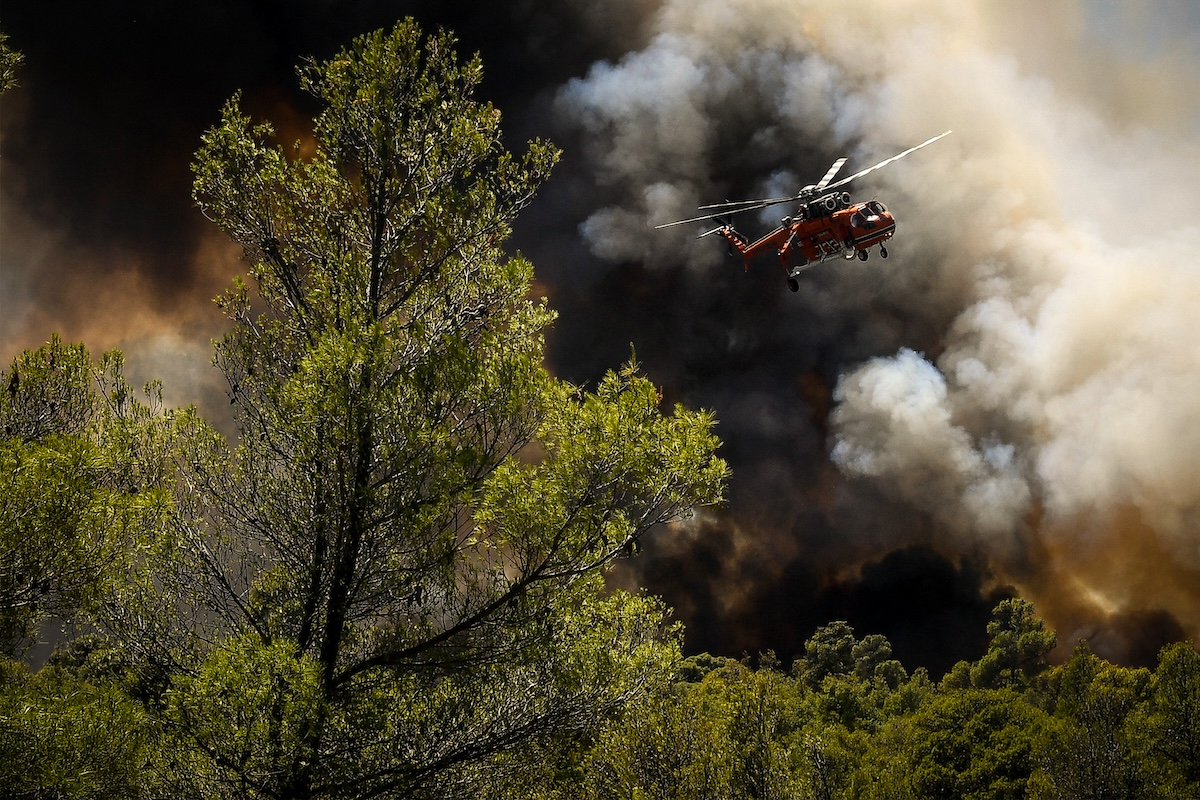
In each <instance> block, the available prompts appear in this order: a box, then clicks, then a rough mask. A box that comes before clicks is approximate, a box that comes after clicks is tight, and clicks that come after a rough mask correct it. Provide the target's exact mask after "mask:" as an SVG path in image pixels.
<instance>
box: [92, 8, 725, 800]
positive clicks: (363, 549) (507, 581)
mask: <svg viewBox="0 0 1200 800" xmlns="http://www.w3.org/2000/svg"><path fill="white" fill-rule="evenodd" d="M453 44H454V42H453V39H452V37H451V36H450V35H448V34H444V33H439V34H436V35H433V36H429V37H427V38H426V37H424V36H423V35H422V33H421V32H420V31H419V30H418V28H417V26H416V25H415V23H413V22H412V21H404V22H401V23H399V24H398V25H397V26H396V27H395V28H394V29H393V30H392V31H390V32H382V31H380V32H376V33H373V34H370V35H367V36H363V37H361V38H359V39H357V40H355V41H354V43H353V44H352V45H351V46H350V47H349V48H347V49H345V50H343V51H342V52H340V53H338V54H337V55H336V56H334V57H333V58H332V59H331V60H329V61H327V62H323V63H318V62H309V63H307V64H306V65H304V66H303V67H302V69H301V70H300V78H301V84H302V86H303V87H304V88H305V89H306V90H307V91H309V92H310V93H311V94H312V95H313V96H314V97H315V98H316V100H317V101H318V102H319V103H320V104H321V106H322V107H323V109H324V110H323V111H322V112H321V113H320V115H319V116H318V117H317V118H316V120H315V125H314V139H315V152H314V154H313V155H312V156H311V157H306V158H300V156H299V150H298V148H297V150H296V151H295V152H293V153H291V154H289V153H288V151H287V150H285V149H284V148H281V147H278V146H276V145H273V144H272V143H271V136H272V135H273V134H272V130H271V128H270V127H269V126H268V125H266V124H258V125H254V124H252V123H251V121H250V120H249V118H247V117H246V116H245V115H244V114H243V113H242V112H241V111H240V109H239V103H238V99H237V98H236V97H235V98H234V99H233V100H231V101H230V102H229V103H228V104H227V105H226V106H225V108H224V110H223V112H222V116H221V121H220V123H219V124H218V125H217V126H216V127H215V128H213V129H212V130H210V131H209V132H208V133H207V134H206V135H205V137H204V140H203V146H202V148H201V149H200V151H199V152H198V154H197V156H196V163H195V165H194V170H195V176H196V177H195V194H196V198H197V200H198V202H199V204H200V206H201V208H202V209H203V210H204V213H205V214H206V215H207V216H208V217H209V218H211V219H212V220H214V221H215V222H216V223H217V224H218V225H219V226H220V227H221V228H223V229H224V230H225V231H226V232H227V233H228V234H229V235H230V236H231V237H232V238H233V239H234V241H236V242H237V243H239V244H240V245H241V246H242V247H243V249H244V252H245V255H246V258H247V260H248V261H249V264H250V267H249V272H250V275H251V277H252V278H253V279H254V282H255V284H256V286H257V295H258V297H257V299H253V300H252V299H251V294H250V290H249V288H248V286H247V285H246V284H245V283H243V282H240V281H239V282H237V283H235V286H234V288H233V289H232V290H231V291H230V292H228V293H227V294H226V295H224V296H223V297H222V298H221V299H220V301H219V302H220V304H221V306H222V307H223V308H224V309H225V311H226V312H227V314H228V316H229V317H230V319H231V320H232V322H233V328H232V331H231V332H230V333H229V334H228V335H227V336H226V337H225V338H224V340H223V341H221V342H220V343H219V344H218V345H217V350H216V358H215V361H216V363H217V365H218V366H219V367H220V368H221V369H222V370H223V371H224V373H225V375H226V377H227V379H228V386H229V394H230V398H231V400H232V404H233V405H232V407H233V410H234V413H235V417H236V420H237V424H238V428H239V433H240V439H239V443H238V445H237V447H236V448H234V449H232V450H231V449H230V448H229V447H228V446H227V445H226V443H225V442H224V441H223V440H222V438H221V437H220V436H219V435H218V434H217V433H215V432H214V431H213V430H211V429H210V428H209V427H208V426H207V425H206V424H204V423H203V421H202V420H200V419H199V418H198V417H197V416H196V415H195V414H194V413H190V412H181V413H179V414H178V415H176V416H175V417H174V418H173V425H174V427H173V431H174V435H175V437H176V439H175V441H176V443H177V448H178V450H177V452H178V468H179V480H178V492H177V497H176V513H175V514H174V516H173V518H172V521H171V524H170V525H169V526H168V528H167V530H166V531H165V533H164V536H163V537H162V538H161V540H160V541H159V543H158V548H157V549H156V550H155V551H153V552H147V553H143V554H141V557H140V558H139V559H138V560H135V561H131V562H130V564H129V568H128V573H127V575H126V579H125V581H124V584H123V586H121V587H119V588H121V590H122V591H121V593H120V594H119V595H118V596H116V597H115V598H114V602H113V603H112V604H111V605H110V606H109V609H110V612H111V613H110V614H109V615H108V616H107V618H106V619H105V622H106V624H107V625H108V626H109V627H110V628H111V629H112V630H113V631H115V632H116V633H118V634H119V635H120V636H121V638H122V640H123V641H124V642H125V643H126V647H127V650H128V652H129V653H131V654H132V655H133V657H134V658H135V661H137V662H138V665H139V666H138V668H139V669H141V670H142V671H143V672H144V673H146V674H158V675H166V676H170V677H169V680H170V690H169V691H168V692H167V695H166V697H167V702H166V706H165V709H164V711H163V714H164V719H165V720H166V722H167V723H169V727H170V731H171V737H172V738H171V741H172V742H173V744H174V746H173V748H172V754H171V755H170V756H169V757H167V759H168V763H172V764H175V765H176V766H175V767H174V768H172V770H171V772H172V774H173V775H174V777H176V778H177V779H178V780H177V782H176V784H175V785H174V787H173V791H175V792H177V793H179V794H181V795H185V796H186V795H196V796H225V795H229V794H237V795H239V796H252V797H271V796H287V797H293V798H306V797H317V796H327V797H335V796H336V797H367V796H432V795H437V796H443V797H445V796H474V795H476V794H477V793H478V792H479V791H481V790H482V787H484V786H485V784H487V783H488V782H489V781H492V782H493V783H495V782H499V781H504V780H514V776H516V775H520V774H521V771H522V770H523V769H532V767H531V766H530V765H529V764H528V763H527V762H525V761H524V760H523V759H522V755H523V754H526V753H539V752H544V748H547V747H550V748H552V747H554V745H555V742H556V741H558V740H560V739H561V740H564V741H573V740H574V739H575V737H578V736H580V735H582V734H583V733H586V732H588V731H592V730H594V729H595V727H596V726H597V725H598V724H599V722H601V721H602V720H603V719H604V718H605V717H606V716H608V715H610V714H611V713H613V712H614V711H615V710H616V709H618V708H619V707H620V706H621V705H623V704H624V703H625V702H626V701H627V700H629V699H630V698H632V697H635V696H637V695H638V694H640V693H641V692H643V691H645V689H646V687H647V686H649V685H651V684H653V683H654V682H655V681H656V680H660V679H661V678H662V677H663V676H666V675H668V674H669V665H670V664H671V663H672V662H673V661H674V660H675V659H676V658H677V657H678V650H677V637H678V631H677V630H676V629H674V628H671V627H669V626H667V625H666V623H665V618H666V615H667V610H666V609H665V608H664V607H663V605H662V604H661V603H660V602H658V601H656V600H653V599H650V598H645V597H639V596H634V595H629V594H626V593H621V592H616V593H606V592H605V591H604V589H605V587H604V584H603V572H604V570H605V569H606V568H607V566H608V565H610V564H611V562H612V561H613V560H614V559H616V558H619V557H621V556H622V555H624V554H626V553H627V552H629V551H631V550H632V548H633V545H634V544H635V542H636V541H637V539H638V538H639V537H641V536H642V535H643V534H644V533H645V532H646V531H647V530H649V529H650V528H652V527H654V526H656V525H660V524H663V523H670V522H673V521H676V520H680V519H683V518H685V517H686V516H688V515H689V514H690V513H691V510H692V509H693V508H694V507H696V506H698V505H705V504H710V503H714V502H717V501H718V500H719V499H720V494H721V491H722V486H723V483H724V479H725V475H726V472H727V470H726V467H725V465H724V463H723V462H722V461H720V460H719V459H716V458H715V457H714V455H713V453H714V450H715V448H716V446H717V440H716V438H715V436H714V435H713V434H712V431H711V429H712V426H713V424H714V423H713V419H712V418H711V416H710V415H708V414H706V413H697V412H690V411H687V410H685V409H682V408H676V409H675V410H674V412H673V414H671V415H670V416H664V415H663V414H662V413H661V412H660V410H659V406H660V403H661V396H660V395H659V393H658V392H657V391H656V390H655V389H654V387H653V386H652V385H651V384H650V383H649V382H648V381H647V380H646V379H644V378H642V377H641V376H640V375H639V374H638V372H637V368H636V365H634V364H631V365H629V366H628V367H627V368H625V369H623V370H622V371H621V372H620V373H610V374H609V375H608V376H607V377H605V378H604V379H603V380H602V381H601V382H600V383H599V385H598V386H597V387H596V389H595V390H594V391H591V392H584V391H581V390H579V389H576V388H575V387H572V386H569V385H566V384H565V383H562V382H560V381H558V380H555V379H554V378H552V377H551V376H550V375H548V374H547V372H546V370H545V368H544V367H543V365H542V360H543V352H542V349H543V343H542V333H543V331H544V329H545V328H546V326H547V325H548V324H549V323H550V321H551V319H552V314H551V312H550V311H549V310H548V309H547V308H546V307H545V305H544V303H537V302H531V301H530V300H528V299H527V295H528V292H529V288H530V280H531V267H530V265H529V264H528V262H526V261H524V260H523V259H521V258H519V257H518V258H508V257H506V256H505V255H504V253H503V251H502V249H501V247H502V245H503V243H504V241H505V238H506V237H507V235H508V233H509V230H510V225H511V224H512V221H513V220H514V218H515V217H516V215H517V213H518V212H519V210H520V209H521V208H522V207H523V206H524V205H525V204H526V203H527V202H528V201H529V200H530V198H531V197H532V196H533V193H534V191H535V189H536V188H537V186H538V185H539V184H540V183H541V182H542V181H543V180H544V179H545V177H546V176H547V174H548V172H549V169H550V167H551V165H552V163H553V162H554V161H555V159H556V157H557V153H556V151H554V150H553V148H551V147H550V146H549V145H547V144H544V143H540V142H533V143H531V145H530V148H529V152H528V154H527V155H525V156H524V157H523V158H515V157H514V156H512V155H511V154H510V153H509V152H508V151H507V150H506V149H505V148H504V146H503V144H502V142H501V136H500V128H499V114H498V112H496V110H495V109H493V108H492V107H491V106H490V105H488V104H486V103H480V102H478V101H476V100H474V99H473V91H474V89H475V88H476V87H477V85H478V83H479V81H480V78H481V74H482V71H481V66H480V63H479V60H478V58H474V59H470V60H468V61H466V62H463V63H460V62H459V61H458V59H457V57H456V55H455V54H454V51H453ZM165 612H178V613H165ZM247 665H249V667H250V668H248V667H247Z"/></svg>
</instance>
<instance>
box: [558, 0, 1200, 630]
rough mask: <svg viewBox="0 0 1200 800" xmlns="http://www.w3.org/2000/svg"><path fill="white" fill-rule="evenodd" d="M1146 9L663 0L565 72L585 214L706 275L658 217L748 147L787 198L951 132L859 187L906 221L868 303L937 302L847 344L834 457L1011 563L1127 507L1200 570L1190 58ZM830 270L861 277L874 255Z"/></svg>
mask: <svg viewBox="0 0 1200 800" xmlns="http://www.w3.org/2000/svg"><path fill="white" fill-rule="evenodd" d="M1161 13H1162V14H1165V15H1166V16H1167V17H1168V18H1171V15H1172V13H1173V12H1171V11H1170V10H1169V9H1167V10H1164V11H1162V12H1161ZM1122 14H1124V16H1122ZM1114 15H1116V16H1120V17H1121V19H1119V20H1118V22H1117V23H1113V17H1114ZM1168 21H1171V20H1170V19H1168ZM1184 21H1185V22H1186V20H1184ZM1193 21H1194V20H1193ZM1138 22H1139V19H1138V18H1137V17H1136V15H1133V16H1131V15H1129V14H1128V13H1127V12H1122V11H1120V9H1119V8H1117V7H1114V6H1112V5H1111V4H1099V5H1096V4H1093V5H1089V4H1084V3H1082V2H1070V3H1057V4H1054V6H1052V7H1050V8H1045V7H1044V6H1043V5H1042V4H1025V3H1014V4H984V3H978V4H976V3H963V2H959V1H958V0H912V1H911V2H902V3H890V4H845V3H839V4H830V3H824V2H818V1H817V0H686V1H685V0H671V1H670V2H667V3H666V4H665V5H664V7H663V9H662V10H661V13H660V15H659V17H658V21H657V24H658V28H657V30H658V34H657V35H656V36H655V37H653V39H652V40H651V41H650V43H649V44H648V45H647V46H646V47H645V48H644V49H642V50H641V51H639V52H636V53H632V54H630V55H628V56H626V57H625V58H624V59H622V60H621V61H620V62H619V63H616V64H598V65H596V66H595V67H594V68H593V69H592V70H591V71H590V73H589V74H588V75H587V76H586V77H585V78H582V79H579V80H576V81H574V82H572V83H571V84H569V85H568V86H566V87H565V88H564V89H563V90H562V91H561V92H560V94H559V99H558V106H559V109H560V111H561V112H562V113H563V114H564V115H566V116H567V117H569V118H571V119H572V120H574V121H575V123H576V124H577V125H578V126H579V127H580V128H581V129H582V130H583V132H584V134H585V136H586V142H587V145H588V147H589V148H590V149H589V157H590V158H591V159H592V161H593V163H595V164H598V165H600V172H599V181H600V184H601V187H602V188H604V189H605V190H606V191H607V192H608V195H607V196H609V197H614V198H615V200H614V201H613V202H612V203H610V204H609V205H608V206H606V207H604V208H601V209H599V210H597V211H596V212H595V213H593V214H592V216H591V217H590V218H589V219H588V220H587V221H586V222H585V223H584V225H583V226H582V232H583V235H584V236H585V238H586V239H587V241H588V242H589V245H590V247H591V248H592V251H593V253H595V254H596V255H598V256H600V257H603V258H608V259H611V260H626V259H629V260H636V259H640V260H641V261H643V262H644V263H647V264H649V265H652V266H653V265H655V264H669V263H677V262H678V261H679V260H680V259H681V258H682V259H684V260H686V261H687V263H688V265H689V266H690V267H692V268H693V270H695V272H696V273H698V274H700V275H703V274H705V273H707V271H709V270H712V269H713V268H714V267H715V265H716V264H717V263H718V257H717V256H718V255H719V248H718V247H715V246H713V245H712V244H711V241H712V240H710V239H706V240H701V241H699V242H695V241H692V240H691V236H692V235H694V233H695V231H692V230H680V229H669V230H668V231H656V230H654V229H653V227H652V226H653V225H654V224H657V223H661V222H665V221H669V220H672V219H679V218H683V217H687V216H691V215H693V214H694V213H695V206H696V205H698V204H700V203H704V202H712V201H713V200H720V199H724V197H725V194H724V192H725V191H726V190H727V189H728V186H727V185H726V183H725V182H723V181H727V180H728V176H729V170H728V169H724V170H723V166H724V165H728V164H729V163H730V161H731V160H733V161H735V162H736V163H737V164H738V165H740V166H741V167H744V168H745V169H746V170H748V171H750V172H751V173H753V174H754V177H755V178H756V179H757V183H756V184H755V185H756V186H757V187H759V188H760V189H761V190H762V193H763V195H764V196H769V195H771V194H772V193H776V192H778V191H779V189H780V185H779V184H780V183H781V178H782V179H785V180H786V179H790V178H791V176H793V175H799V176H800V180H799V181H797V183H796V184H795V185H793V190H794V189H797V188H799V183H800V182H801V181H803V182H808V181H811V180H812V179H814V178H816V177H819V174H813V175H812V177H809V176H807V175H804V174H802V173H801V172H800V169H801V168H804V169H808V168H810V167H811V165H812V164H822V163H823V164H827V163H829V161H830V160H832V158H833V157H836V156H838V155H848V156H850V157H851V163H850V165H849V166H848V167H847V169H848V170H853V169H859V168H862V167H863V166H867V165H869V164H870V163H873V162H874V161H875V160H879V159H880V158H883V157H886V156H888V155H891V154H893V153H895V152H898V151H899V150H902V149H904V148H906V147H908V146H911V145H912V144H915V143H917V142H920V141H923V140H924V139H925V138H927V137H928V136H930V135H932V134H935V133H938V132H940V131H942V130H945V129H948V128H953V129H954V130H955V133H954V135H953V136H951V137H949V138H947V139H945V140H943V141H941V142H939V143H937V144H936V145H934V146H933V147H931V148H929V149H927V150H924V151H921V152H920V153H919V154H916V155H913V156H911V157H910V158H908V159H905V160H904V161H901V162H898V163H896V164H895V165H893V166H890V167H888V169H886V170H882V171H880V172H877V173H874V174H872V175H871V176H870V177H869V178H867V179H865V180H863V181H861V182H860V183H861V185H857V186H855V187H852V188H854V189H855V191H856V194H857V195H859V196H862V195H864V194H865V195H867V196H870V195H871V194H873V193H876V192H877V193H878V196H879V197H880V198H881V199H885V200H886V202H887V203H888V204H889V205H890V206H891V207H892V210H893V211H894V212H895V213H896V216H897V219H898V221H899V224H898V231H897V236H896V239H895V242H894V244H895V247H894V248H892V249H893V252H894V253H895V255H896V257H895V258H894V259H893V260H891V261H889V262H879V261H872V262H871V263H872V267H871V272H870V273H869V276H870V283H871V284H872V285H873V287H874V292H875V294H873V295H872V297H886V298H888V299H889V301H890V302H891V303H892V304H893V305H894V306H896V307H898V308H900V309H901V310H902V311H903V312H904V313H905V314H906V315H907V317H906V318H907V319H908V320H910V321H911V322H913V324H914V325H915V324H918V323H919V324H923V325H929V324H940V325H941V326H942V329H941V331H940V333H939V336H938V338H939V340H940V345H941V347H940V348H939V352H936V353H934V354H933V355H934V357H933V358H932V359H926V358H924V357H922V356H920V355H918V354H917V353H915V352H913V350H911V349H906V348H905V345H906V344H907V343H906V342H905V341H903V335H902V334H901V336H900V337H899V338H900V340H899V341H897V342H896V343H895V347H896V351H895V354H894V355H885V356H884V357H881V358H876V359H872V360H869V361H867V362H865V363H861V364H847V365H846V368H847V370H846V372H845V374H844V375H843V378H842V380H841V383H840V385H839V386H838V388H837V391H836V395H835V401H836V403H837V405H836V408H835V409H834V411H833V414H832V417H831V419H832V423H833V425H832V439H833V441H832V457H833V459H834V461H835V462H836V463H837V465H838V466H839V467H840V468H841V469H842V470H843V472H844V473H846V474H847V475H849V476H853V477H856V478H863V479H868V480H870V481H872V482H874V484H875V485H877V486H880V487H883V488H884V489H885V490H886V491H888V492H889V493H891V494H892V495H893V496H895V497H896V498H899V499H901V500H903V501H905V502H907V503H909V504H911V505H913V506H914V507H916V508H918V509H921V510H923V511H925V512H927V513H928V514H929V515H930V516H932V517H933V518H935V519H937V520H938V521H939V522H941V523H942V526H943V527H944V528H945V529H946V530H948V531H950V532H951V534H952V535H953V536H954V537H957V538H958V539H960V540H965V541H966V542H969V543H971V544H972V545H973V546H976V547H982V548H983V550H984V551H985V552H988V553H991V554H992V555H993V556H995V557H996V558H997V559H998V561H999V563H1000V564H1001V565H1003V564H1004V563H1005V562H1006V561H1011V560H1013V559H1015V558H1016V553H1017V551H1018V550H1019V549H1020V548H1021V547H1022V545H1023V544H1028V543H1029V542H1030V541H1031V540H1030V537H1033V538H1034V539H1037V538H1038V537H1041V538H1042V539H1043V540H1053V539H1055V538H1056V537H1057V538H1058V539H1059V540H1063V539H1064V537H1068V538H1070V537H1074V538H1082V539H1083V540H1084V541H1088V542H1089V543H1092V544H1095V545H1096V546H1101V545H1102V544H1103V541H1104V537H1105V536H1106V535H1108V534H1107V533H1106V531H1107V532H1109V533H1111V530H1112V529H1113V527H1114V526H1119V525H1120V524H1122V523H1121V520H1123V519H1128V518H1129V515H1130V512H1131V511H1132V513H1133V516H1134V517H1136V518H1137V519H1138V520H1139V522H1140V524H1141V525H1144V526H1145V528H1146V529H1147V530H1148V531H1149V532H1150V533H1151V534H1152V535H1153V536H1154V537H1155V542H1154V545H1155V547H1156V548H1159V549H1161V550H1162V551H1163V552H1165V553H1167V554H1168V555H1169V556H1170V557H1171V558H1172V559H1173V560H1174V561H1175V562H1176V563H1178V564H1180V565H1181V566H1182V567H1183V568H1185V569H1196V568H1200V227H1197V223H1196V221H1195V220H1196V217H1195V216H1194V212H1195V210H1196V209H1197V208H1200V181H1198V180H1197V176H1198V175H1200V98H1198V97H1197V96H1196V95H1195V94H1194V92H1191V91H1190V90H1186V89H1185V88H1182V87H1187V86H1193V87H1194V86H1195V85H1196V79H1197V77H1198V76H1200V58H1197V56H1196V55H1195V53H1196V49H1195V48H1194V47H1191V46H1190V45H1191V44H1194V43H1195V38H1194V36H1195V33H1194V31H1192V32H1191V33H1188V32H1186V31H1185V32H1184V33H1181V34H1180V33H1172V32H1171V31H1170V30H1169V26H1167V25H1163V24H1161V23H1162V21H1161V19H1159V22H1158V24H1156V26H1155V27H1154V31H1155V32H1154V34H1153V35H1151V34H1146V35H1144V36H1142V37H1140V38H1137V42H1138V44H1139V46H1138V47H1136V48H1134V49H1133V51H1131V52H1125V51H1123V50H1122V49H1121V48H1120V47H1119V44H1120V42H1119V41H1114V40H1109V39H1106V38H1105V37H1106V31H1108V30H1109V27H1108V26H1110V25H1118V26H1119V25H1128V24H1136V23H1138ZM1189 30H1190V29H1189ZM1188 35H1190V36H1193V38H1192V39H1191V40H1187V39H1186V38H1181V37H1186V36H1188ZM816 169H818V171H819V170H820V169H822V167H819V166H818V167H817V168H816ZM755 170H757V172H755ZM719 176H725V177H724V178H722V177H719ZM784 193H785V194H786V191H785V192H784ZM746 224H747V226H748V227H750V226H753V225H754V224H755V221H753V220H746ZM683 227H685V228H686V227H687V226H683ZM821 269H822V270H841V271H842V273H841V275H839V276H838V277H835V278H830V279H829V280H830V281H832V282H834V284H835V285H837V283H838V282H839V281H841V283H840V286H841V288H842V289H843V290H844V291H846V292H847V293H848V292H849V291H850V290H851V289H852V288H853V287H861V286H862V285H863V282H864V281H863V273H861V272H855V271H854V270H858V269H860V268H859V267H858V266H857V265H850V266H844V265H843V264H841V263H840V262H838V263H835V264H827V265H825V266H823V267H821ZM842 275H844V276H845V277H842ZM781 284H782V281H781ZM827 285H828V284H827ZM812 292H816V290H815V289H813V288H812V287H810V286H807V285H806V286H805V288H804V289H803V290H802V295H801V298H800V299H799V300H798V302H804V297H805V295H806V294H809V293H812ZM810 296H815V295H810ZM830 302H836V303H837V304H839V306H840V308H842V309H843V310H844V311H845V312H846V313H851V314H853V313H858V314H860V315H861V316H862V317H863V318H864V319H865V317H866V316H867V313H866V309H865V308H859V309H855V308H854V303H855V297H854V296H852V295H850V296H848V295H843V296H841V297H840V298H838V299H837V300H836V301H830ZM862 302H864V303H865V302H868V299H867V298H864V299H863V301H862ZM946 320H949V321H950V322H949V324H946ZM764 324H766V323H765V322H764ZM863 324H866V323H865V322H864V323H863ZM1052 549H1054V548H1052ZM1067 551H1069V548H1068V549H1067ZM1055 552H1059V553H1062V552H1066V551H1064V549H1063V548H1057V549H1055ZM1001 568H1003V567H1001ZM1061 568H1062V565H1058V566H1054V565H1050V566H1048V567H1047V569H1048V570H1049V571H1053V570H1054V569H1061ZM1034 582H1036V580H1034ZM1090 591H1095V587H1091V589H1090ZM1122 600H1123V602H1129V603H1133V604H1137V603H1139V602H1140V603H1150V602H1160V603H1165V604H1168V605H1169V604H1170V603H1171V602H1174V601H1173V600H1171V599H1170V598H1162V597H1155V596H1153V592H1152V591H1151V590H1150V589H1148V588H1147V589H1146V595H1145V596H1141V597H1139V596H1137V590H1136V589H1129V587H1124V594H1122ZM1179 602H1184V603H1185V604H1186V603H1193V602H1194V601H1179ZM1173 610H1174V611H1176V612H1183V613H1185V614H1190V615H1192V620H1191V622H1190V624H1192V625H1195V624H1196V618H1195V617H1196V615H1198V614H1200V609H1198V608H1194V607H1183V606H1177V607H1175V608H1174V609H1173Z"/></svg>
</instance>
